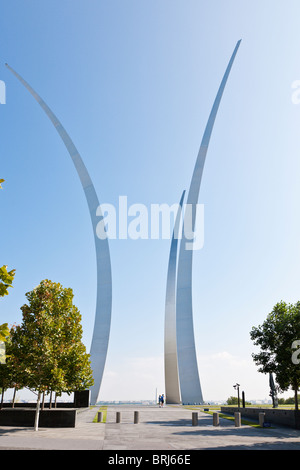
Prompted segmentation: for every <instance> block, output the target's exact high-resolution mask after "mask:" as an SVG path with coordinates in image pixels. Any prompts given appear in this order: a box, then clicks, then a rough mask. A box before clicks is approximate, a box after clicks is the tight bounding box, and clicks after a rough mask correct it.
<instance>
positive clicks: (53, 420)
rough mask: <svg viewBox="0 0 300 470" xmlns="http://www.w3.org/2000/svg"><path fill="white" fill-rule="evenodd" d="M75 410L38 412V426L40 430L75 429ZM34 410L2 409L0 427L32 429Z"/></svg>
mask: <svg viewBox="0 0 300 470" xmlns="http://www.w3.org/2000/svg"><path fill="white" fill-rule="evenodd" d="M76 415H77V410H76V409H55V408H54V409H51V410H40V415H39V426H40V427H42V428H75V426H76ZM34 418H35V409H30V408H3V409H2V410H0V426H24V427H34Z"/></svg>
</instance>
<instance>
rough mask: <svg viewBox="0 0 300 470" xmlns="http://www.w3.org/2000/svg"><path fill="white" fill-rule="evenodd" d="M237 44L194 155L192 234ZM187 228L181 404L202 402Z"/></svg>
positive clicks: (181, 278) (179, 299) (180, 287)
mask: <svg viewBox="0 0 300 470" xmlns="http://www.w3.org/2000/svg"><path fill="white" fill-rule="evenodd" d="M240 42H241V41H238V42H237V44H236V46H235V49H234V51H233V54H232V56H231V58H230V61H229V63H228V66H227V68H226V71H225V74H224V76H223V79H222V82H221V84H220V87H219V90H218V93H217V95H216V98H215V101H214V104H213V107H212V109H211V112H210V115H209V119H208V122H207V125H206V128H205V131H204V134H203V138H202V142H201V145H200V149H199V153H198V156H197V160H196V164H195V167H194V172H193V175H192V180H191V184H190V189H189V192H188V197H187V205H189V204H190V205H191V209H192V224H191V232H193V231H194V227H195V215H196V204H197V201H198V196H199V191H200V184H201V179H202V173H203V168H204V163H205V158H206V154H207V149H208V145H209V141H210V137H211V133H212V130H213V126H214V122H215V118H216V115H217V111H218V108H219V105H220V101H221V98H222V95H223V91H224V88H225V85H226V82H227V79H228V76H229V73H230V70H231V67H232V64H233V62H234V59H235V56H236V53H237V51H238V48H239V46H240ZM185 228H186V225H185V220H184V227H183V230H182V238H181V243H180V250H179V258H178V268H177V295H176V331H177V353H178V370H179V378H180V390H181V400H182V403H200V404H201V403H203V396H202V390H201V385H200V379H199V372H198V364H197V357H196V348H195V338H194V326H193V306H192V261H193V250H192V249H190V250H189V249H186V244H187V243H188V244H190V241H191V240H190V238H191V235H192V233H189V234H187V233H186V230H185Z"/></svg>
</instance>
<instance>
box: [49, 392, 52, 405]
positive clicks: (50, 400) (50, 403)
mask: <svg viewBox="0 0 300 470" xmlns="http://www.w3.org/2000/svg"><path fill="white" fill-rule="evenodd" d="M51 408H52V390H51V392H50V399H49V410H51Z"/></svg>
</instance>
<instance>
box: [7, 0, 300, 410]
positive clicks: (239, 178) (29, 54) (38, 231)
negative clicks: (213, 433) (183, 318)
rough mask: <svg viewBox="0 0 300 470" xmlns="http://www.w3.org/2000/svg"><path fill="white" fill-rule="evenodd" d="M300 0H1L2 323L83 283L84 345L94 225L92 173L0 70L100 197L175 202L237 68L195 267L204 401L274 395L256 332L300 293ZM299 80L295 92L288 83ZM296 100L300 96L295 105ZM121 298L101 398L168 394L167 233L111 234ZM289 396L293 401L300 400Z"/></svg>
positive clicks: (209, 167)
mask: <svg viewBox="0 0 300 470" xmlns="http://www.w3.org/2000/svg"><path fill="white" fill-rule="evenodd" d="M299 17H300V4H299V2H298V1H297V0H287V1H283V0H276V1H274V0H272V1H270V0H264V2H260V1H257V0H251V1H250V0H243V1H242V2H241V1H240V0H210V1H208V0H206V1H204V0H184V1H183V0H164V1H162V0H160V1H159V0H151V1H150V0H110V1H104V0H88V1H83V0H59V1H58V0H51V1H50V0H43V1H38V0H27V1H26V2H24V1H23V0H0V80H2V81H3V82H4V83H5V89H6V102H5V104H0V135H1V138H0V159H1V160H0V161H1V165H0V178H4V179H5V183H4V184H3V189H2V190H1V193H0V210H1V232H0V233H1V238H0V240H1V243H0V264H1V265H2V264H6V265H8V268H10V269H16V275H15V281H14V287H13V288H12V289H11V291H10V294H9V296H7V297H4V298H3V299H1V301H0V324H1V323H3V322H7V323H9V324H10V325H11V324H14V323H17V324H18V323H20V322H21V320H22V316H21V311H20V307H21V306H22V305H23V304H24V303H25V302H26V297H25V293H26V292H29V291H30V290H32V289H33V288H34V287H35V286H36V285H38V284H39V282H40V281H41V280H43V279H51V280H52V281H55V282H60V283H61V284H62V285H63V286H64V287H71V288H72V289H73V291H74V303H75V304H76V305H77V307H78V308H79V310H80V312H81V315H82V326H83V342H84V344H85V345H86V348H87V351H89V348H90V343H91V338H92V333H93V323H94V316H95V305H96V261H95V250H94V240H93V232H92V227H91V223H90V217H89V213H88V210H87V205H86V201H85V197H84V193H83V191H82V188H81V185H80V181H79V179H78V176H77V174H76V171H75V169H74V167H73V164H72V161H71V159H70V157H69V155H68V153H67V151H66V149H65V147H64V145H63V143H62V141H61V139H60V137H59V136H58V134H57V133H56V131H55V129H54V127H53V126H52V124H51V122H50V121H49V120H48V118H47V117H46V115H45V114H44V113H43V111H42V110H41V108H40V107H39V105H38V104H37V103H36V102H35V100H34V99H33V98H32V97H31V96H30V94H29V93H28V92H27V90H26V89H25V88H24V87H23V86H22V85H21V84H20V83H19V82H18V81H17V80H16V78H15V77H14V76H13V75H12V74H11V73H10V72H9V70H8V69H7V68H6V67H5V63H8V64H9V65H10V66H11V67H13V68H14V69H15V70H16V71H17V72H18V73H19V74H20V75H21V76H23V78H24V79H25V80H27V81H28V82H29V83H30V85H31V86H32V87H33V88H34V89H35V90H36V91H37V92H38V93H39V94H40V95H41V96H42V98H43V99H44V100H45V102H46V103H47V104H48V105H49V106H50V108H51V109H52V110H53V112H54V113H55V114H56V115H57V116H58V118H59V119H60V121H61V122H62V123H63V125H64V127H65V128H66V130H67V132H68V133H69V134H70V136H71V138H72V140H73V141H74V143H75V145H76V147H77V148H78V150H79V152H80V154H81V156H82V158H83V161H84V163H85V165H86V167H87V169H88V171H89V173H90V176H91V178H92V180H93V183H94V186H95V189H96V191H97V194H98V198H99V200H100V202H101V203H107V204H113V205H115V206H116V207H117V205H118V200H119V197H120V196H127V199H128V204H129V205H130V204H135V203H140V204H144V205H146V206H147V207H150V205H151V204H162V203H166V204H169V205H172V204H174V203H178V202H179V199H180V196H181V193H182V191H183V190H184V189H188V188H189V184H190V180H191V176H192V172H193V168H194V165H195V162H196V157H197V154H198V150H199V146H200V143H201V138H202V135H203V132H204V128H205V125H206V122H207V119H208V116H209V112H210V109H211V106H212V104H213V101H214V98H215V95H216V93H217V90H218V87H219V84H220V81H221V79H222V76H223V74H224V72H225V68H226V66H227V63H228V61H229V59H230V56H231V54H232V52H233V49H234V47H235V45H236V43H237V41H238V40H239V39H241V40H242V41H241V45H240V48H239V51H238V54H237V56H236V59H235V62H234V65H233V67H232V70H231V74H230V77H229V80H228V82H227V85H226V88H225V92H224V95H223V98H222V101H221V105H220V108H219V112H218V115H217V119H216V122H215V126H214V130H213V133H212V137H211V141H210V146H209V150H208V154H207V159H206V163H205V169H204V173H203V178H202V183H201V190H200V195H199V201H198V202H199V203H200V204H203V205H204V245H203V248H202V249H201V250H199V251H195V253H194V259H193V315H194V332H195V343H196V349H197V357H198V367H199V374H200V381H201V386H202V391H203V397H204V399H205V400H206V401H212V400H226V399H227V398H228V397H229V396H231V395H234V394H235V393H236V392H235V390H234V389H233V385H234V384H235V383H236V382H238V383H239V384H240V385H241V390H243V391H244V392H245V396H246V399H249V400H250V399H253V400H254V399H265V398H268V396H269V384H268V377H267V376H265V375H263V374H261V373H259V372H258V371H257V367H256V366H255V364H254V362H253V359H252V357H251V354H252V353H253V352H255V348H254V345H253V343H252V342H251V339H250V331H251V328H252V327H253V326H258V325H260V324H261V323H262V322H263V321H264V320H265V318H266V316H267V314H268V313H269V312H270V311H271V310H272V308H273V306H274V305H275V304H276V303H277V302H278V301H280V300H284V301H286V302H288V303H293V302H296V301H297V300H299V279H300V223H299V208H300V184H299V180H300V104H299V103H298V102H297V100H296V99H295V98H294V97H295V95H294V93H295V92H296V91H297V90H296V89H295V88H293V84H295V83H296V81H297V80H300V33H299ZM294 86H295V85H294ZM299 96H300V95H299ZM109 246H110V253H111V262H112V280H113V306H112V323H111V332H110V341H109V349H108V355H107V362H106V367H105V372H104V376H103V382H102V387H101V393H100V399H101V400H139V399H143V400H148V399H154V398H155V396H156V393H164V361H163V354H164V307H165V290H166V276H167V267H168V257H169V249H170V240H165V239H158V240H151V239H147V240H130V239H127V240H120V239H114V240H110V241H109ZM288 395H292V392H289V393H288Z"/></svg>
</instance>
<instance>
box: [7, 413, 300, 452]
mask: <svg viewBox="0 0 300 470" xmlns="http://www.w3.org/2000/svg"><path fill="white" fill-rule="evenodd" d="M98 409H99V408H98V407H97V406H96V407H93V408H92V409H88V410H82V411H80V412H79V413H78V416H77V424H76V427H75V428H55V429H54V428H47V429H45V428H40V429H39V430H38V431H37V432H36V431H34V430H33V429H32V428H21V427H6V426H1V427H0V450H17V449H19V450H26V449H28V450H108V451H113V452H115V451H118V450H119V451H134V450H136V451H139V450H150V451H151V450H157V451H162V450H165V451H168V452H172V451H173V452H176V451H180V450H182V451H185V453H186V452H188V451H195V450H250V449H251V450H300V430H295V429H290V428H285V427H279V426H276V427H274V428H255V427H253V426H248V425H242V426H241V427H239V428H236V427H235V425H234V422H233V421H230V420H227V419H224V418H220V425H219V426H217V427H216V426H213V418H212V415H209V414H207V413H203V412H199V420H198V426H192V410H187V409H183V408H182V407H176V406H175V407H173V406H165V407H163V408H159V407H155V406H131V405H120V406H109V407H108V412H107V421H106V423H93V419H94V417H95V415H96V414H97V411H98ZM117 411H119V412H120V413H121V420H120V423H116V412H117ZM134 411H139V423H138V424H134Z"/></svg>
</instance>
